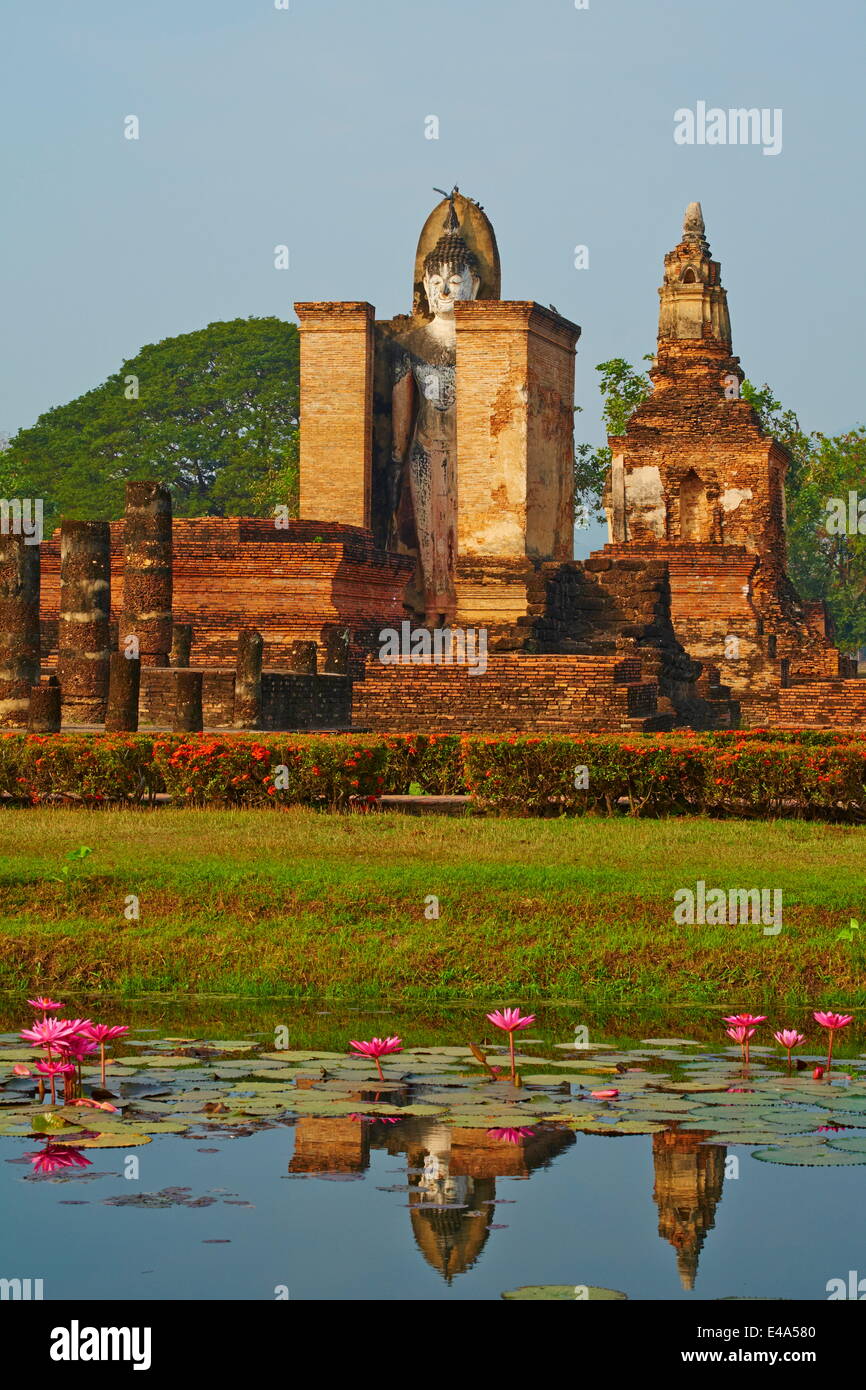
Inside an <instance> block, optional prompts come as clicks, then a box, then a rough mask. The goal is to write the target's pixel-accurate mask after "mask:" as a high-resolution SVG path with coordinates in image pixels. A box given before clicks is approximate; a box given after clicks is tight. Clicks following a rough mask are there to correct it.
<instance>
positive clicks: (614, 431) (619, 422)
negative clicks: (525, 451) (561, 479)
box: [574, 356, 652, 526]
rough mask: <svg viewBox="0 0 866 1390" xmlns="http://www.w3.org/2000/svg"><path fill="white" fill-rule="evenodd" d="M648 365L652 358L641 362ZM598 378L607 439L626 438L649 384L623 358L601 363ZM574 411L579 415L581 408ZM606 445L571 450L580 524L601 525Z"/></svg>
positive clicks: (607, 457) (575, 507)
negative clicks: (630, 422)
mask: <svg viewBox="0 0 866 1390" xmlns="http://www.w3.org/2000/svg"><path fill="white" fill-rule="evenodd" d="M644 361H645V362H651V361H652V357H651V356H647V357H645V358H644ZM595 370H596V371H597V372H598V373H599V374H600V376H601V381H600V382H599V390H600V391H601V399H602V419H603V420H604V423H605V428H606V430H607V433H608V434H609V435H621V434H625V431H626V426H627V424H628V421H629V418H630V416H631V415H632V414H633V412H634V411H635V410H637V407H638V406H639V405H641V404H642V402H643V401H645V400H646V398H647V396H648V395H649V393H650V391H651V390H652V383H651V381H650V379H649V377H648V376H646V375H645V374H644V373H643V372H640V371H637V370H636V369H635V368H634V367H632V366H631V365H630V364H629V363H628V362H626V361H625V359H624V358H623V357H613V358H611V360H610V361H609V362H600V363H599V364H598V366H597V367H596V369H595ZM576 409H577V410H578V411H580V410H581V409H582V407H581V406H577V407H576ZM610 457H611V455H610V448H609V447H608V445H607V444H604V445H600V446H599V445H594V444H578V445H576V446H575V450H574V513H575V517H576V518H577V519H578V521H579V523H580V524H582V525H584V526H586V525H588V524H589V522H590V521H603V520H604V508H603V506H602V492H603V490H604V483H605V479H606V477H607V472H608V469H609V468H610Z"/></svg>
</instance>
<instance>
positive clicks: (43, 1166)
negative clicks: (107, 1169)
mask: <svg viewBox="0 0 866 1390" xmlns="http://www.w3.org/2000/svg"><path fill="white" fill-rule="evenodd" d="M24 1157H25V1158H29V1159H30V1162H31V1163H32V1164H33V1171H34V1172H35V1173H45V1174H49V1173H56V1172H57V1171H58V1169H61V1168H89V1167H90V1165H91V1163H92V1162H93V1160H92V1159H91V1158H86V1157H85V1156H84V1154H83V1153H82V1152H81V1150H80V1149H73V1148H68V1147H67V1146H66V1145H65V1144H63V1145H61V1146H60V1147H59V1148H54V1147H53V1146H52V1145H51V1144H48V1145H47V1146H46V1147H45V1148H44V1149H40V1150H39V1152H38V1153H32V1154H25V1155H24Z"/></svg>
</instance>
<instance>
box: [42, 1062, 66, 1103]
mask: <svg viewBox="0 0 866 1390" xmlns="http://www.w3.org/2000/svg"><path fill="white" fill-rule="evenodd" d="M36 1070H37V1071H38V1072H40V1073H41V1075H42V1076H47V1077H49V1078H50V1081H51V1104H52V1105H53V1104H54V1102H55V1091H54V1082H55V1080H56V1078H57V1077H58V1076H62V1077H64V1078H65V1077H67V1076H69V1075H70V1074H71V1075H72V1076H74V1075H75V1063H74V1062H37V1063H36ZM64 1090H65V1084H64Z"/></svg>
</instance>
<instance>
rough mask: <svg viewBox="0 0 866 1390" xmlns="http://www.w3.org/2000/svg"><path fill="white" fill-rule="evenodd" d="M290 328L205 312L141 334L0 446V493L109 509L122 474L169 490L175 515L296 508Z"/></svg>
mask: <svg viewBox="0 0 866 1390" xmlns="http://www.w3.org/2000/svg"><path fill="white" fill-rule="evenodd" d="M299 391H300V388H299V351H298V331H297V328H296V327H295V326H294V325H293V324H289V323H283V322H282V320H280V319H276V318H249V319H233V320H231V321H230V322H227V323H211V324H208V326H207V328H202V329H199V330H198V331H197V332H195V333H184V334H181V335H179V336H178V337H175V338H165V339H163V341H162V342H160V343H154V344H150V345H148V346H147V347H143V348H142V349H141V351H140V352H139V353H138V354H137V355H136V356H135V357H133V358H130V359H129V361H126V362H124V363H123V365H122V366H121V367H120V368H119V369H118V371H116V372H114V373H112V375H111V376H110V377H109V378H108V379H107V381H104V382H103V383H102V385H101V386H97V387H96V388H95V389H94V390H92V391H88V392H87V393H86V394H85V395H83V396H79V397H78V399H77V400H74V401H70V402H69V404H68V405H61V406H56V407H55V408H54V409H53V410H49V411H46V412H45V414H44V415H40V417H39V419H38V420H37V421H36V424H35V425H33V426H31V427H30V428H28V429H23V430H20V431H19V432H18V434H17V435H15V436H14V438H13V439H12V440H11V442H10V444H9V447H8V448H7V449H5V450H3V451H2V453H0V495H2V496H4V497H32V498H37V497H41V498H42V499H43V504H44V509H45V526H46V530H47V531H50V530H51V528H52V527H54V526H56V525H57V523H58V520H59V517H60V516H61V515H64V516H73V517H79V518H84V519H86V518H100V517H101V518H105V519H107V520H111V519H114V518H116V517H119V516H120V515H121V514H122V512H123V502H124V485H125V483H126V481H127V479H130V478H137V479H143V478H153V479H156V480H158V481H159V482H163V483H166V484H167V485H168V487H170V488H171V490H172V496H173V500H174V510H175V513H176V514H177V515H179V516H230V515H242V516H244V515H246V516H255V515H265V514H268V513H270V512H271V511H272V509H273V507H274V506H275V505H276V504H278V503H280V504H285V505H288V506H289V507H290V508H291V509H292V511H293V513H296V511H297V495H298V407H299Z"/></svg>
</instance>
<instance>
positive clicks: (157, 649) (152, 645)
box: [118, 482, 172, 666]
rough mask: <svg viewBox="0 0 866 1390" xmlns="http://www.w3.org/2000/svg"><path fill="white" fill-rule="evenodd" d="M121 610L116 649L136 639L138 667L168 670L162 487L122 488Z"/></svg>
mask: <svg viewBox="0 0 866 1390" xmlns="http://www.w3.org/2000/svg"><path fill="white" fill-rule="evenodd" d="M123 550H124V570H123V610H122V612H121V615H120V626H119V628H118V647H119V648H120V650H121V651H123V647H124V641H125V639H126V638H127V637H130V636H135V637H137V638H138V650H139V656H140V658H141V664H142V666H167V665H168V654H169V652H170V650H171V639H172V621H171V595H172V572H171V560H172V551H171V493H170V492H169V490H168V488H167V487H164V486H163V485H162V483H152V482H145V483H127V484H126V514H125V524H124V538H123Z"/></svg>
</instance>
